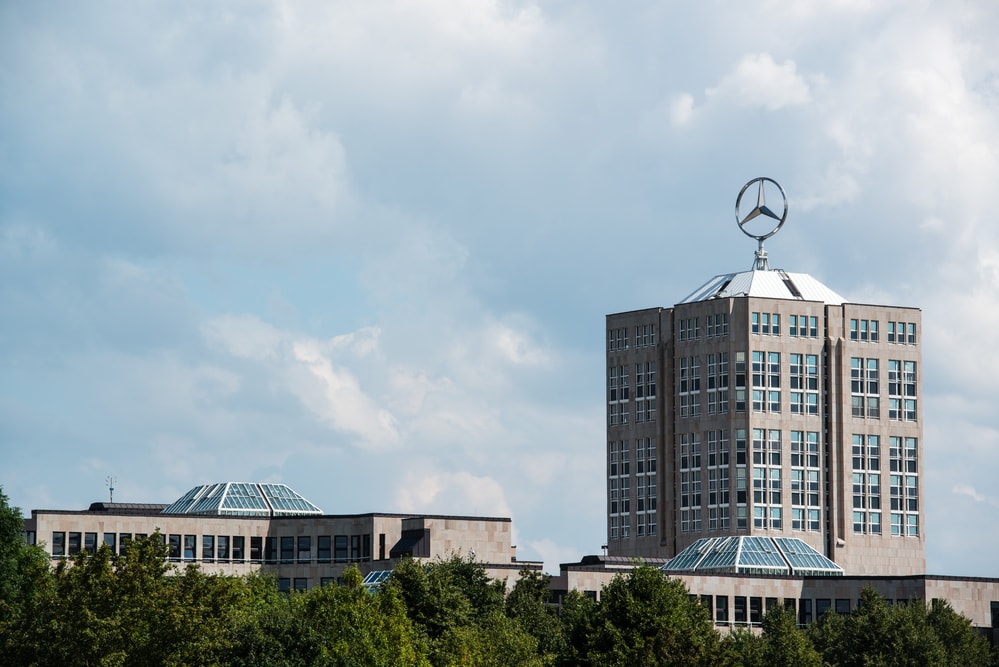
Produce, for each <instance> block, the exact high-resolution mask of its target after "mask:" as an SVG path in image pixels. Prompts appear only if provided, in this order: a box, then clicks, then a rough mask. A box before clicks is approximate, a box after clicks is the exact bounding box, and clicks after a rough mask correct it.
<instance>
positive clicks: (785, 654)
mask: <svg viewBox="0 0 999 667" xmlns="http://www.w3.org/2000/svg"><path fill="white" fill-rule="evenodd" d="M762 639H763V656H762V657H763V662H762V664H764V665H770V666H771V667H813V666H814V667H821V665H822V655H821V654H819V652H818V651H816V650H815V647H814V646H812V642H811V641H809V639H808V637H806V636H805V633H804V632H802V631H801V630H800V629H799V628H798V624H797V621H796V620H795V616H794V610H793V609H790V608H788V607H785V606H783V605H778V606H776V607H774V608H773V609H771V610H770V611H768V612H767V614H766V616H764V617H763V635H762Z"/></svg>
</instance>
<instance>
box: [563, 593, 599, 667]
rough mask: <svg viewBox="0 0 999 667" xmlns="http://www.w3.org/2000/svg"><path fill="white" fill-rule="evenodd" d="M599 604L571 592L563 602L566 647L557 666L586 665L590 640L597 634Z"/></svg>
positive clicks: (572, 666)
mask: <svg viewBox="0 0 999 667" xmlns="http://www.w3.org/2000/svg"><path fill="white" fill-rule="evenodd" d="M596 617H597V603H596V601H595V600H594V599H592V598H590V597H588V596H586V595H583V594H581V593H580V592H579V591H569V593H568V594H567V595H566V596H565V599H564V600H563V601H562V609H561V611H560V612H559V621H560V623H561V624H562V634H563V635H564V636H565V647H564V648H563V650H562V651H561V653H560V654H559V655H558V657H557V659H556V661H555V664H557V665H561V666H562V667H574V666H575V665H584V664H586V655H587V652H588V651H589V641H590V638H591V637H592V636H593V635H594V633H595V626H596Z"/></svg>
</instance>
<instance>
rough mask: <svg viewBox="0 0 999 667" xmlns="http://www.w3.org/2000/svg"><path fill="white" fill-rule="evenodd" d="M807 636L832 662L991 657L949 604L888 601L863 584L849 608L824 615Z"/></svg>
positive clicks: (901, 663) (893, 666)
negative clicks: (848, 612) (855, 607)
mask: <svg viewBox="0 0 999 667" xmlns="http://www.w3.org/2000/svg"><path fill="white" fill-rule="evenodd" d="M808 635H809V637H810V638H811V639H812V641H813V643H814V644H815V647H816V648H817V649H818V650H819V651H821V652H822V655H823V658H824V659H825V661H826V663H827V664H830V665H834V666H842V667H848V666H853V665H876V666H879V667H882V666H883V667H908V666H910V665H911V666H916V665H920V666H922V665H941V666H943V665H985V664H989V662H990V660H991V659H992V658H991V657H990V653H989V647H988V644H987V643H986V641H985V640H984V639H983V638H982V637H980V636H978V635H977V634H976V633H975V630H974V628H972V627H971V623H970V622H969V621H968V620H967V619H965V618H964V617H962V616H959V615H958V614H956V613H955V612H954V610H953V609H952V608H951V607H950V605H948V604H946V603H941V602H937V603H934V605H933V607H932V609H928V608H927V606H926V605H925V604H924V603H923V602H922V601H921V600H912V601H909V602H908V603H907V604H898V605H893V606H889V605H888V604H887V603H886V602H885V600H884V599H883V598H882V597H881V596H880V595H878V594H877V592H876V591H874V590H873V589H869V588H867V589H864V591H863V592H862V593H861V604H860V609H858V610H857V611H856V612H855V613H853V614H851V615H849V616H840V615H837V614H827V615H826V616H825V617H824V618H823V619H822V620H821V621H820V622H818V623H816V624H814V625H812V626H811V627H810V628H809V631H808Z"/></svg>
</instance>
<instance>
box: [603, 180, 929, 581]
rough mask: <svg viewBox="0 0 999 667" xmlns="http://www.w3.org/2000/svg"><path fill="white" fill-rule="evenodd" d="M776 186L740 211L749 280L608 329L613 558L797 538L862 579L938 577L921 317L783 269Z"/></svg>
mask: <svg viewBox="0 0 999 667" xmlns="http://www.w3.org/2000/svg"><path fill="white" fill-rule="evenodd" d="M757 182H758V186H757ZM750 186H752V188H750ZM757 187H758V191H757ZM773 187H776V188H778V191H777V192H778V193H779V196H780V197H783V191H779V186H777V185H776V183H774V182H773V181H770V180H769V179H756V180H755V181H751V182H750V183H749V184H747V186H746V188H743V193H746V192H747V188H748V189H749V192H750V194H754V195H756V207H755V208H753V209H752V211H751V212H750V213H748V214H747V215H746V216H742V215H741V214H740V205H741V200H742V193H740V196H739V200H737V205H736V219H737V221H738V222H739V224H740V227H742V228H743V231H744V232H745V233H746V234H747V235H749V236H751V237H753V238H755V239H757V240H758V241H759V249H758V250H757V254H756V261H755V263H754V265H753V268H752V269H751V270H748V271H741V272H736V273H728V274H723V275H718V276H715V277H713V278H711V279H710V280H708V281H707V282H705V283H704V284H702V285H701V286H700V287H698V288H697V289H695V290H694V291H693V292H692V293H691V294H690V295H689V296H687V297H685V298H683V299H681V300H680V301H679V302H677V303H676V304H675V305H673V306H672V307H655V308H647V309H644V310H637V311H631V312H624V313H616V314H613V315H608V316H607V548H608V555H610V556H626V557H637V556H641V557H653V558H671V557H673V556H675V555H676V554H678V553H679V552H680V551H682V550H683V549H684V548H686V547H687V546H689V545H691V544H693V543H694V542H696V541H697V540H699V539H703V538H708V537H723V536H771V537H795V538H800V539H801V540H803V541H804V542H805V543H806V544H808V545H810V546H812V547H813V548H814V549H816V550H817V551H819V552H820V553H821V554H824V555H826V556H827V557H828V558H829V559H831V560H832V561H834V562H835V563H837V564H838V565H840V566H841V567H842V568H843V569H844V571H845V572H846V573H847V574H848V575H911V574H921V573H924V572H925V566H926V559H925V542H924V537H923V530H922V528H923V521H922V514H921V509H922V506H923V503H922V484H921V481H920V480H921V478H922V455H921V452H922V415H921V406H920V404H919V403H920V396H921V387H920V370H921V369H920V361H921V360H920V335H921V318H920V311H919V310H918V309H917V308H911V307H905V306H885V305H873V304H858V303H852V302H850V301H848V300H847V299H845V298H843V297H842V296H840V295H839V294H838V293H836V292H835V291H834V290H832V289H830V288H829V287H826V286H825V285H823V284H822V283H821V282H820V281H818V280H816V279H815V278H814V277H812V276H810V275H808V274H805V273H791V272H786V271H783V270H780V269H770V267H769V262H768V259H767V255H766V252H765V251H764V250H763V239H765V238H768V237H769V236H771V235H772V234H773V233H775V232H776V231H777V230H778V229H779V228H780V225H782V224H783V221H784V218H785V217H786V214H787V207H786V200H785V204H784V211H783V215H780V216H778V215H776V214H774V213H773V212H772V211H771V210H770V209H769V208H767V207H766V205H765V198H764V193H765V189H766V188H773ZM771 200H773V196H771ZM753 218H770V219H772V220H776V221H778V222H777V224H776V227H775V228H774V229H772V230H771V231H769V233H765V234H750V233H749V231H747V229H746V226H745V224H746V223H747V222H748V221H749V220H751V219H753Z"/></svg>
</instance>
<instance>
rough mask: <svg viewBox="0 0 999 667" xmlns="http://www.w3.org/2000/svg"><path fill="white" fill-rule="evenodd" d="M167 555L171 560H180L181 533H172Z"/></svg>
mask: <svg viewBox="0 0 999 667" xmlns="http://www.w3.org/2000/svg"><path fill="white" fill-rule="evenodd" d="M168 545H169V546H168V551H167V555H168V556H169V558H170V559H171V560H180V535H171V536H170V538H169V540H168Z"/></svg>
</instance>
